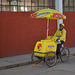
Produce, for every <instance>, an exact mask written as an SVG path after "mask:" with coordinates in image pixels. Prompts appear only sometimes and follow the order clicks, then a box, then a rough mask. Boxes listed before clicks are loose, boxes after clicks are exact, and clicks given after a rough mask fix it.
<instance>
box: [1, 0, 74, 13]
mask: <svg viewBox="0 0 75 75" xmlns="http://www.w3.org/2000/svg"><path fill="white" fill-rule="evenodd" d="M45 8H52V9H55V0H0V11H2V12H3V11H10V12H28V11H37V10H40V9H45ZM63 8H64V11H75V0H63Z"/></svg>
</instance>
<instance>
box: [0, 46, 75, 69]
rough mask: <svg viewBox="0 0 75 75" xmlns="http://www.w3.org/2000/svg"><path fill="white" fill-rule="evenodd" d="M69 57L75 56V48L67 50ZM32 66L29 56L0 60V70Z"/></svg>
mask: <svg viewBox="0 0 75 75" xmlns="http://www.w3.org/2000/svg"><path fill="white" fill-rule="evenodd" d="M69 49H70V56H75V47H72V48H69ZM28 64H32V62H31V54H25V55H17V56H12V57H6V58H0V70H4V69H8V68H13V67H19V66H23V65H28Z"/></svg>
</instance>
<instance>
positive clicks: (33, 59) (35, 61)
mask: <svg viewBox="0 0 75 75" xmlns="http://www.w3.org/2000/svg"><path fill="white" fill-rule="evenodd" d="M31 60H32V62H33V63H34V64H38V63H40V62H41V60H42V59H41V58H39V57H37V56H35V54H34V52H32V55H31Z"/></svg>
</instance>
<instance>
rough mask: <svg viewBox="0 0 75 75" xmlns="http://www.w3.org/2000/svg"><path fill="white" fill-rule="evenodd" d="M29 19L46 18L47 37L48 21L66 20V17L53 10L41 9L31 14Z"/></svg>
mask: <svg viewBox="0 0 75 75" xmlns="http://www.w3.org/2000/svg"><path fill="white" fill-rule="evenodd" d="M30 16H31V18H46V19H48V20H47V37H48V31H49V19H66V16H65V15H63V14H61V13H60V12H59V11H56V10H54V9H42V10H39V11H36V12H34V13H32V14H31V15H30Z"/></svg>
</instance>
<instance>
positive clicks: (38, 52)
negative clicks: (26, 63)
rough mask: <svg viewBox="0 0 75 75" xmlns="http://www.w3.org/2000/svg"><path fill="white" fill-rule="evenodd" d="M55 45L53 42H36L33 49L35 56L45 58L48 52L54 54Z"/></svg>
mask: <svg viewBox="0 0 75 75" xmlns="http://www.w3.org/2000/svg"><path fill="white" fill-rule="evenodd" d="M56 49H57V43H56V42H54V41H53V40H41V41H38V42H37V43H36V45H35V48H34V54H35V56H39V57H46V54H47V53H48V52H50V51H53V52H56Z"/></svg>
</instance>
